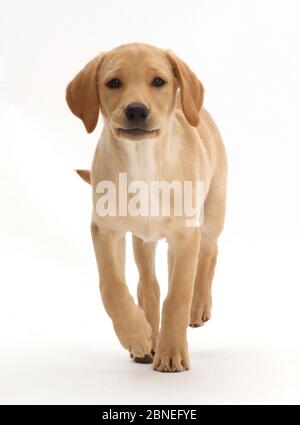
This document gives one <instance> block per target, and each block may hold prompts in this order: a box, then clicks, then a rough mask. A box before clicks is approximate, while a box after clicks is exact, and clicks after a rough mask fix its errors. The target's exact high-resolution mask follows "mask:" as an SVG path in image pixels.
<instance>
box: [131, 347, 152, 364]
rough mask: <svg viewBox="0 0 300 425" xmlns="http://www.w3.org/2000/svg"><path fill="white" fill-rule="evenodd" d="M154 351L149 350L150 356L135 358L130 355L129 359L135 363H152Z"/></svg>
mask: <svg viewBox="0 0 300 425" xmlns="http://www.w3.org/2000/svg"><path fill="white" fill-rule="evenodd" d="M154 354H155V353H154V351H153V350H151V354H146V355H145V356H144V357H136V356H135V355H133V354H132V353H130V358H131V359H132V360H133V361H134V362H135V363H152V362H153V357H154Z"/></svg>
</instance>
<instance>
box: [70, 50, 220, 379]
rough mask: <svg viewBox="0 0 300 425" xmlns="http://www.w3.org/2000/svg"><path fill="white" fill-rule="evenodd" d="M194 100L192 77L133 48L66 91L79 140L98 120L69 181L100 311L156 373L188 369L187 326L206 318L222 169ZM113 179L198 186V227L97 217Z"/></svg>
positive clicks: (94, 67)
mask: <svg viewBox="0 0 300 425" xmlns="http://www.w3.org/2000/svg"><path fill="white" fill-rule="evenodd" d="M203 95H204V90H203V86H202V84H201V83H200V81H199V80H198V78H197V77H196V76H195V74H194V73H193V72H192V71H191V70H190V68H189V67H188V66H187V65H186V64H185V63H184V62H183V61H182V60H181V59H179V58H178V57H177V56H176V55H175V54H174V53H172V52H170V51H164V50H162V49H159V48H156V47H154V46H149V45H145V44H138V43H132V44H127V45H123V46H120V47H117V48H116V49H113V50H111V51H110V52H107V53H101V54H100V55H98V56H97V57H96V58H94V59H93V60H92V61H91V62H89V63H88V64H87V65H86V66H85V67H84V68H83V69H82V70H81V71H80V72H79V73H78V74H77V75H76V76H75V78H74V79H73V80H72V81H71V82H70V83H69V85H68V88H67V102H68V105H69V107H70V109H71V111H72V112H73V113H74V114H75V115H76V116H77V117H79V118H80V119H81V120H82V121H83V123H84V125H85V128H86V130H87V131H88V132H92V131H93V130H94V129H95V127H96V125H97V121H98V116H99V112H101V114H102V116H103V118H104V128H103V131H102V134H101V137H100V140H99V143H98V145H97V148H96V152H95V156H94V160H93V164H92V169H91V172H89V171H87V170H78V174H79V175H80V176H81V177H82V178H83V180H85V181H86V182H88V183H91V185H92V189H93V216H92V224H91V231H92V238H93V243H94V249H95V254H96V259H97V264H98V270H99V281H100V292H101V295H102V299H103V303H104V306H105V309H106V311H107V313H108V314H109V316H110V318H111V319H112V322H113V326H114V329H115V332H116V334H117V336H118V338H119V340H120V342H121V344H122V345H123V347H124V348H126V349H127V350H129V351H130V353H131V354H132V357H133V358H134V359H135V360H136V361H140V362H150V361H153V365H154V369H155V370H158V371H162V372H179V371H184V370H187V369H189V367H190V362H189V355H188V345H187V337H186V332H187V326H188V325H189V324H190V325H191V326H193V327H198V326H201V325H203V324H204V322H206V321H207V320H208V319H209V318H210V316H211V305H212V301H211V284H212V279H213V274H214V269H215V264H216V259H217V239H218V237H219V235H220V233H221V231H222V229H223V223H224V216H225V200H226V176H227V161H226V154H225V149H224V146H223V143H222V140H221V136H220V134H219V131H218V129H217V127H216V125H215V123H214V121H213V120H212V118H211V116H210V115H209V114H208V112H207V111H206V110H205V109H204V108H203V106H202V104H203ZM120 173H126V174H127V178H128V184H129V183H131V182H134V181H137V180H138V181H143V182H145V184H146V185H149V184H150V182H153V181H160V182H161V181H167V182H174V181H177V182H178V181H179V182H181V183H182V184H184V182H186V181H191V182H196V181H201V182H203V187H204V221H203V223H202V225H201V226H200V227H188V226H186V225H185V223H186V219H187V218H190V217H187V215H186V214H182V215H181V216H176V215H175V214H174V210H172V212H173V213H171V214H170V215H169V216H164V215H162V214H159V215H158V216H155V217H153V216H141V215H140V216H138V215H137V216H132V215H125V216H124V215H123V214H120V213H117V214H115V215H114V216H101V215H99V214H98V213H97V207H96V206H97V201H98V199H99V196H100V195H99V192H97V185H98V183H99V182H103V181H110V182H113V183H114V185H115V187H116V188H117V190H118V189H119V187H118V185H119V175H120ZM171 199H172V201H174V194H173V193H172V195H171ZM117 202H118V198H117ZM119 206H120V205H117V207H119ZM117 211H118V212H119V208H117ZM128 231H129V232H132V234H133V249H134V257H135V261H136V264H137V267H138V270H139V275H140V278H139V284H138V305H136V304H135V303H134V300H133V298H132V296H131V295H130V294H129V291H128V288H127V285H126V282H125V234H126V232H128ZM162 238H166V239H167V242H168V245H169V250H168V268H169V289H168V295H167V297H166V299H165V301H164V304H163V310H162V318H161V326H160V301H159V297H160V291H159V285H158V282H157V278H156V275H155V248H156V242H157V240H159V239H162ZM145 241H146V242H147V243H144V242H145ZM153 356H154V359H153Z"/></svg>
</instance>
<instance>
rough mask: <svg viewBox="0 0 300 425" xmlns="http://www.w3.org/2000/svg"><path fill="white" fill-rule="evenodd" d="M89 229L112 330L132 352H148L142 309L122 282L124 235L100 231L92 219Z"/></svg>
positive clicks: (148, 331) (148, 336)
mask: <svg viewBox="0 0 300 425" xmlns="http://www.w3.org/2000/svg"><path fill="white" fill-rule="evenodd" d="M91 232H92V238H93V242H94V249H95V254H96V259H97V263H98V270H99V278H100V292H101V295H102V299H103V304H104V307H105V309H106V311H107V313H108V315H109V316H110V318H111V319H112V322H113V326H114V329H115V331H116V334H117V336H118V338H119V340H120V342H121V344H122V345H123V347H124V348H126V349H127V350H129V351H130V352H131V353H132V354H133V355H134V356H137V357H144V356H146V355H150V352H151V327H150V325H149V323H148V322H147V320H146V317H145V313H144V311H143V310H142V309H141V308H140V307H138V306H137V305H136V304H135V303H134V301H133V298H132V296H131V295H130V294H129V291H128V288H127V286H126V283H125V237H124V235H123V234H120V233H119V232H115V231H113V232H102V231H100V229H99V227H98V226H97V224H95V223H92V226H91Z"/></svg>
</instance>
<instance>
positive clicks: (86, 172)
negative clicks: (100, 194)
mask: <svg viewBox="0 0 300 425" xmlns="http://www.w3.org/2000/svg"><path fill="white" fill-rule="evenodd" d="M75 171H76V173H77V174H78V175H79V176H80V177H81V178H82V180H84V181H85V182H87V183H89V184H91V172H90V171H89V170H75Z"/></svg>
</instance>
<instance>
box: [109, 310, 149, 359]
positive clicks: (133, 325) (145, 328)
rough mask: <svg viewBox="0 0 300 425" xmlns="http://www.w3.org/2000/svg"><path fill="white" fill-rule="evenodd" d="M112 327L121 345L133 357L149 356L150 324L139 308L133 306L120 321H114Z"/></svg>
mask: <svg viewBox="0 0 300 425" xmlns="http://www.w3.org/2000/svg"><path fill="white" fill-rule="evenodd" d="M114 328H115V331H116V334H117V336H118V338H119V340H120V342H121V344H122V345H123V347H124V348H126V349H127V350H129V351H130V353H131V354H132V355H133V356H134V357H137V358H144V357H145V356H147V355H150V356H151V346H152V343H151V333H152V331H151V326H150V325H149V323H148V322H147V320H146V317H145V313H144V312H143V310H142V309H141V308H139V307H137V306H135V307H134V310H133V311H132V312H131V314H129V315H128V316H127V317H124V318H123V320H122V321H120V323H114Z"/></svg>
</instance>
